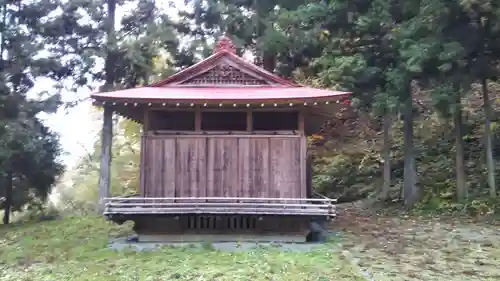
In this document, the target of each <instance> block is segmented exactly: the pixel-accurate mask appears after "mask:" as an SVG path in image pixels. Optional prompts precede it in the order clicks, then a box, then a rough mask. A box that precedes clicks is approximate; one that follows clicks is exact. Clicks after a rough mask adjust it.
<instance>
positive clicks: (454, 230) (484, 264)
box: [0, 205, 500, 281]
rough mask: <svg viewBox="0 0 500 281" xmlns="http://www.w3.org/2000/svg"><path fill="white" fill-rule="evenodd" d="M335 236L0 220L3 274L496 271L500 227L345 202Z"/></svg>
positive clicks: (402, 275)
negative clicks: (221, 237) (131, 238)
mask: <svg viewBox="0 0 500 281" xmlns="http://www.w3.org/2000/svg"><path fill="white" fill-rule="evenodd" d="M332 227H333V229H334V232H335V233H336V234H338V237H339V238H338V239H334V241H333V242H330V243H328V244H326V245H322V246H321V247H320V248H318V249H317V250H314V251H312V252H308V253H304V252H283V251H279V250H277V249H273V248H265V249H257V250H252V251H241V252H220V251H215V250H213V248H211V247H210V245H209V244H207V245H205V247H203V248H202V249H195V248H163V249H159V250H156V251H149V252H137V251H132V250H125V251H114V250H110V249H108V247H107V245H108V242H109V237H118V236H123V235H125V234H127V233H129V232H130V225H124V226H121V227H117V226H115V225H113V224H111V223H108V222H105V221H104V220H103V219H102V218H99V217H78V218H77V217H71V218H65V219H62V220H56V221H46V222H32V223H27V224H15V225H12V226H3V225H0V272H1V274H0V280H2V281H3V280H5V281H7V280H16V281H18V280H37V281H38V280H41V281H43V280H77V281H82V280H103V281H108V280H123V281H127V280H134V281H135V280H151V281H160V280H162V281H164V280H179V281H183V280H184V281H187V280H221V281H224V280H228V281H229V280H231V281H233V280H234V281H238V280H245V281H246V280H252V281H261V280H274V281H278V280H283V281H284V280H287V281H294V280H297V281H298V280H301V281H302V280H314V281H322V280H323V281H329V280H339V281H343V280H346V281H352V280H382V281H386V280H387V281H389V280H396V281H397V280H405V281H411V280H433V281H442V280H446V281H454V280H457V281H458V280H460V281H462V280H481V281H488V280H500V266H499V265H500V227H499V226H495V225H494V224H487V223H484V222H477V221H473V220H470V219H469V220H459V219H452V218H446V219H444V218H441V219H429V218H421V217H411V216H403V215H397V216H394V215H391V216H388V215H377V214H376V213H375V211H373V210H371V209H367V208H366V207H365V206H364V205H362V206H360V205H347V206H346V205H344V206H342V207H341V208H340V212H339V219H338V220H337V221H335V222H334V223H333V224H332Z"/></svg>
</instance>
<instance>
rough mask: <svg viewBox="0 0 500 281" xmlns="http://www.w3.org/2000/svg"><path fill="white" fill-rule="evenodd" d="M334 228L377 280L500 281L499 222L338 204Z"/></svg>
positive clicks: (345, 246) (354, 256) (345, 244)
mask: <svg viewBox="0 0 500 281" xmlns="http://www.w3.org/2000/svg"><path fill="white" fill-rule="evenodd" d="M339 209H340V212H339V218H338V220H337V221H335V222H334V223H333V226H332V227H333V228H334V229H335V230H338V231H340V233H341V237H342V238H341V241H342V245H343V248H344V249H345V250H347V251H348V252H349V253H350V255H351V256H352V257H353V259H354V260H356V261H357V263H358V265H359V266H360V267H361V268H362V269H363V270H365V271H367V272H368V273H369V274H370V275H371V276H372V277H373V279H374V280H384V281H385V280H438V281H439V280H447V281H450V280H481V281H486V280H500V226H498V225H494V224H487V223H484V222H476V221H473V220H469V221H467V220H464V219H460V220H458V219H453V218H447V219H443V218H433V219H430V218H422V217H411V216H403V215H399V216H396V215H391V216H388V215H378V214H377V213H376V211H375V210H373V209H371V208H370V207H369V205H367V204H363V203H356V204H346V205H342V206H340V207H339Z"/></svg>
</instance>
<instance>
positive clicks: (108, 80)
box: [103, 0, 117, 92]
mask: <svg viewBox="0 0 500 281" xmlns="http://www.w3.org/2000/svg"><path fill="white" fill-rule="evenodd" d="M106 4H107V10H108V17H107V18H106V33H107V34H106V60H105V62H104V70H105V78H104V79H105V83H104V89H103V91H104V92H107V91H111V90H112V89H113V86H114V83H115V82H116V77H115V69H114V68H115V66H116V59H117V55H116V51H117V46H116V35H115V18H116V16H115V13H116V0H107V1H106Z"/></svg>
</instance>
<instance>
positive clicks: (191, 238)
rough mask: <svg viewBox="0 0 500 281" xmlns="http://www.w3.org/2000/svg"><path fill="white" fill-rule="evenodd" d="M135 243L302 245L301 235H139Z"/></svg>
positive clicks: (302, 237) (303, 240)
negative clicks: (266, 243)
mask: <svg viewBox="0 0 500 281" xmlns="http://www.w3.org/2000/svg"><path fill="white" fill-rule="evenodd" d="M137 242H146V243H196V242H217V243H219V242H256V243H262V242H264V243H265V242H269V243H304V242H306V237H305V236H303V235H230V234H216V235H210V234H183V235H171V234H139V235H138V241H137Z"/></svg>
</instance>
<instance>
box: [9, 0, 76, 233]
mask: <svg viewBox="0 0 500 281" xmlns="http://www.w3.org/2000/svg"><path fill="white" fill-rule="evenodd" d="M56 8H57V3H55V2H52V1H41V2H32V1H18V2H6V1H4V2H3V3H2V4H1V6H0V15H1V16H0V29H1V38H0V105H1V107H0V123H1V124H0V125H1V126H0V128H2V129H0V144H1V148H0V176H1V177H2V181H1V186H0V196H1V197H2V199H3V200H0V201H1V202H0V205H2V207H3V209H4V218H3V222H4V224H7V223H9V221H10V213H11V212H12V211H15V210H21V209H22V208H23V207H24V206H26V205H30V204H31V205H32V204H33V203H36V202H38V203H40V202H43V200H44V199H45V198H46V196H47V195H48V194H49V192H50V189H51V187H52V185H53V184H54V183H55V181H56V179H57V176H58V175H60V173H61V172H62V169H63V167H62V166H61V165H60V164H59V163H58V162H57V157H58V156H59V153H60V148H59V141H58V138H57V136H56V135H55V134H53V133H52V132H50V130H49V129H48V128H47V127H45V126H44V125H43V124H42V123H41V122H40V120H39V119H38V118H37V114H39V113H40V112H48V113H50V112H54V111H55V110H56V109H57V107H58V106H59V105H60V97H59V95H54V96H51V97H48V98H46V99H45V100H42V99H40V100H29V99H27V97H26V94H27V92H28V91H29V90H30V89H32V88H33V85H34V80H35V79H36V77H40V76H44V77H50V78H53V79H56V80H60V79H64V78H65V77H68V76H70V75H71V74H72V73H71V70H70V69H69V68H68V66H67V65H65V64H64V63H63V62H60V61H59V60H52V59H50V58H47V57H44V56H43V52H44V51H45V46H46V45H45V43H46V41H45V40H44V39H45V38H44V37H42V36H41V32H40V31H41V30H44V29H45V28H47V27H48V26H50V25H51V22H50V20H46V21H40V19H42V18H45V19H50V18H49V17H48V16H49V14H51V13H52V12H54V11H55V9H56Z"/></svg>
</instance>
